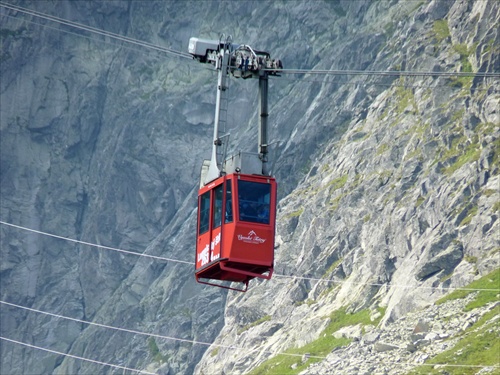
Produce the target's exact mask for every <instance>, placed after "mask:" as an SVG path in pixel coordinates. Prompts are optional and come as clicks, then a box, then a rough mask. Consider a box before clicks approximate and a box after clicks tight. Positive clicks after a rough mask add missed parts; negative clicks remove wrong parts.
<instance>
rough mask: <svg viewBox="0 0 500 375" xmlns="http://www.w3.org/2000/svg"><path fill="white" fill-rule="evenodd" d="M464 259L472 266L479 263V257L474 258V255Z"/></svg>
mask: <svg viewBox="0 0 500 375" xmlns="http://www.w3.org/2000/svg"><path fill="white" fill-rule="evenodd" d="M464 259H465V260H466V262H467V263H471V264H476V263H477V257H475V256H472V255H466V256H465V257H464Z"/></svg>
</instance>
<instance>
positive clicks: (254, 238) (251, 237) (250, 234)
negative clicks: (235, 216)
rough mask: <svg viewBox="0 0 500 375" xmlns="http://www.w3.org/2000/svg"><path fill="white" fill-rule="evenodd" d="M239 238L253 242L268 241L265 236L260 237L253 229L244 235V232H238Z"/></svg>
mask: <svg viewBox="0 0 500 375" xmlns="http://www.w3.org/2000/svg"><path fill="white" fill-rule="evenodd" d="M238 240H240V241H243V242H246V243H253V244H261V243H264V242H266V239H265V238H260V237H259V236H258V235H257V233H255V232H254V231H253V230H251V231H250V232H248V235H246V236H244V235H242V234H238Z"/></svg>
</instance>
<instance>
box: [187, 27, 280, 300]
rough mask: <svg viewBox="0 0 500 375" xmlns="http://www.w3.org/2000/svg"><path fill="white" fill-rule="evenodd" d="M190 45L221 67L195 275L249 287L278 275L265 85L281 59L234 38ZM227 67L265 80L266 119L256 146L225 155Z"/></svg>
mask: <svg viewBox="0 0 500 375" xmlns="http://www.w3.org/2000/svg"><path fill="white" fill-rule="evenodd" d="M188 51H189V53H190V54H191V55H193V57H194V58H196V59H197V60H198V61H200V62H202V63H207V64H212V65H214V66H215V69H216V70H217V72H218V82H217V99H216V107H215V120H214V135H213V145H212V157H211V159H210V160H205V161H204V162H203V165H202V169H201V176H200V190H199V192H198V227H197V241H196V263H195V277H196V281H197V282H199V283H202V284H208V285H214V286H218V287H222V288H227V289H232V290H238V291H243V292H244V291H246V290H247V289H248V282H249V281H250V280H251V279H253V278H256V277H257V278H262V279H270V278H271V276H272V274H273V265H274V236H275V234H274V233H275V224H276V199H277V198H276V196H277V187H276V181H275V179H274V178H273V177H272V176H271V173H270V171H269V167H268V140H267V116H268V113H267V88H268V76H269V75H275V76H276V75H278V74H279V70H280V69H282V68H283V66H282V64H281V61H280V60H272V59H271V57H270V55H269V53H267V52H262V51H256V50H254V49H252V48H251V47H250V46H247V45H238V44H233V43H232V40H231V37H228V38H225V39H224V36H221V38H220V39H219V40H218V41H213V40H206V39H199V38H191V39H190V40H189V48H188ZM229 74H232V75H233V76H234V77H235V78H244V79H247V78H258V79H259V98H260V123H259V137H258V152H256V153H249V152H239V153H238V154H236V155H233V156H231V157H228V158H226V150H227V146H228V139H229V134H227V133H226V114H227V108H228V97H227V95H228V93H227V90H228V88H229V87H228V75H229ZM216 281H219V282H218V283H217V282H216ZM221 281H222V282H223V281H227V282H239V283H243V287H241V288H234V287H231V286H227V285H225V284H223V283H221Z"/></svg>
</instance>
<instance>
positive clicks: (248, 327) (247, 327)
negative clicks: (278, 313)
mask: <svg viewBox="0 0 500 375" xmlns="http://www.w3.org/2000/svg"><path fill="white" fill-rule="evenodd" d="M269 320H271V315H265V316H263V317H262V318H260V319H257V320H256V321H255V322H252V323H250V324H247V325H246V326H244V327H243V328H240V329H239V330H238V335H240V334H242V333H243V332H245V331H248V330H249V329H250V328H252V327H255V326H258V325H259V324H262V323H264V322H267V321H269Z"/></svg>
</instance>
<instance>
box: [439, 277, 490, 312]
mask: <svg viewBox="0 0 500 375" xmlns="http://www.w3.org/2000/svg"><path fill="white" fill-rule="evenodd" d="M477 289H484V290H481V291H480V292H479V293H478V294H477V296H476V298H475V299H474V300H473V301H472V302H470V303H469V304H468V305H467V306H466V307H465V311H469V310H472V309H474V308H476V307H480V306H484V305H485V304H487V303H489V302H494V301H497V300H498V297H497V294H498V293H499V289H500V269H496V270H495V271H493V272H491V273H489V274H488V275H485V276H483V277H481V278H480V279H478V280H475V281H473V282H472V283H470V284H469V285H468V286H467V287H466V288H463V289H457V290H455V291H453V292H451V293H450V294H448V295H447V296H444V297H443V298H441V299H439V300H438V301H436V305H440V304H442V303H445V302H446V301H450V300H454V299H459V298H465V297H466V296H468V295H469V294H471V293H474V292H475V290H477Z"/></svg>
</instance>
